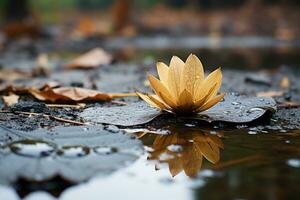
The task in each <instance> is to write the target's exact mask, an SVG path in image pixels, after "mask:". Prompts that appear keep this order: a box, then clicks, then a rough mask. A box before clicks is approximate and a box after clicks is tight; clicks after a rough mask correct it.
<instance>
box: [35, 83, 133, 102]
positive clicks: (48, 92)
mask: <svg viewBox="0 0 300 200" xmlns="http://www.w3.org/2000/svg"><path fill="white" fill-rule="evenodd" d="M29 93H30V94H32V95H33V96H34V97H35V98H37V99H39V100H41V101H51V102H57V101H65V102H66V101H67V102H79V101H109V100H112V99H113V98H119V97H128V96H136V94H134V93H115V94H107V93H101V92H98V91H96V90H90V89H85V88H78V87H60V88H45V89H44V90H37V89H33V88H31V89H29Z"/></svg>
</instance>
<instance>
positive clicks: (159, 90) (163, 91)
mask: <svg viewBox="0 0 300 200" xmlns="http://www.w3.org/2000/svg"><path fill="white" fill-rule="evenodd" d="M148 80H149V82H150V85H151V87H152V89H153V90H154V92H155V93H156V94H157V95H158V96H159V97H160V98H161V99H162V100H163V101H164V102H165V103H166V104H167V105H169V106H170V107H176V101H175V99H174V97H173V96H172V95H171V94H170V92H169V90H168V89H167V88H166V87H165V86H164V85H163V84H162V83H161V82H160V81H159V80H158V79H157V78H155V77H154V76H153V75H148Z"/></svg>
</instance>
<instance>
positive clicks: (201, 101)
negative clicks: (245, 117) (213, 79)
mask: <svg viewBox="0 0 300 200" xmlns="http://www.w3.org/2000/svg"><path fill="white" fill-rule="evenodd" d="M216 85H217V84H215V85H213V86H212V87H211V88H210V89H209V88H207V87H206V88H204V90H203V93H202V94H203V95H204V96H203V97H201V99H199V100H197V101H196V102H195V103H194V109H198V108H199V107H201V106H203V104H205V103H206V102H207V100H208V99H209V97H210V94H211V92H212V91H213V90H214V89H215V87H216ZM208 89H209V90H208Z"/></svg>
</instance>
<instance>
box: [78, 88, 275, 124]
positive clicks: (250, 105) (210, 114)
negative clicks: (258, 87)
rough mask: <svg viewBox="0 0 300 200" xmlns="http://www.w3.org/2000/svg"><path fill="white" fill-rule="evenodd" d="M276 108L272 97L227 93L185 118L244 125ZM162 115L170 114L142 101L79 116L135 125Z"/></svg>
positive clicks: (97, 109) (99, 109)
mask: <svg viewBox="0 0 300 200" xmlns="http://www.w3.org/2000/svg"><path fill="white" fill-rule="evenodd" d="M275 110H276V102H275V101H274V99H273V98H271V97H246V96H234V95H229V94H228V95H226V96H225V98H224V100H223V101H221V102H220V103H218V104H217V105H216V106H214V107H212V108H210V109H208V110H206V111H204V112H202V113H199V114H196V115H189V116H184V117H183V118H186V119H190V118H192V119H196V120H201V121H206V122H228V123H241V124H244V123H249V122H252V121H254V120H256V119H258V118H261V117H263V116H264V115H265V114H267V113H268V112H274V111H275ZM161 114H167V113H163V112H160V111H159V110H158V109H155V108H152V107H150V106H147V104H145V103H143V102H139V103H132V104H129V105H125V106H113V107H98V108H87V109H85V110H84V111H83V112H82V113H81V114H80V117H82V118H83V119H84V120H86V121H90V122H96V123H106V124H115V125H121V126H134V125H139V124H145V123H147V122H150V121H151V120H153V119H154V118H156V117H157V116H159V115H161ZM169 115H170V114H169ZM170 116H172V115H170Z"/></svg>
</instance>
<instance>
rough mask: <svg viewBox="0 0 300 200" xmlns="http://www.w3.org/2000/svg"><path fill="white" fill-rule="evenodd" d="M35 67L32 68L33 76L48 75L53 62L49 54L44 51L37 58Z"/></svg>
mask: <svg viewBox="0 0 300 200" xmlns="http://www.w3.org/2000/svg"><path fill="white" fill-rule="evenodd" d="M35 62H36V64H35V67H34V68H33V70H32V75H33V76H48V75H49V74H50V72H51V64H50V62H49V58H48V55H47V54H45V53H42V54H40V55H38V57H37V58H36V61H35Z"/></svg>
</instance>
